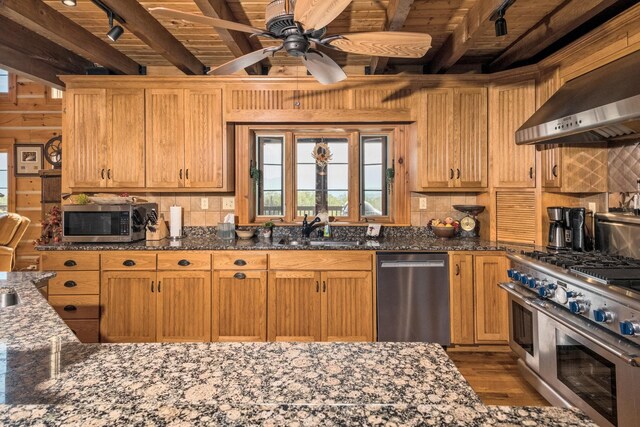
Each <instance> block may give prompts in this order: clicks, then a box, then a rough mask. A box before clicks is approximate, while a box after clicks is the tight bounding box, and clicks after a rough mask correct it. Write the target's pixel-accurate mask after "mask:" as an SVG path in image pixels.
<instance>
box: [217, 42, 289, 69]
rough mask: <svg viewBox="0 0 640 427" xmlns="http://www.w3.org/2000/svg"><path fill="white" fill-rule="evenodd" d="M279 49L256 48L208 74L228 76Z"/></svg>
mask: <svg viewBox="0 0 640 427" xmlns="http://www.w3.org/2000/svg"><path fill="white" fill-rule="evenodd" d="M278 50H280V47H277V48H276V47H274V48H269V49H260V50H256V51H255V52H251V53H248V54H246V55H244V56H241V57H240V58H236V59H234V60H233V61H229V62H227V63H225V64H222V65H221V66H219V67H216V68H214V69H212V70H210V71H209V72H208V73H207V74H213V75H215V76H227V75H229V74H233V73H235V72H238V71H240V70H242V69H245V68H247V67H249V66H251V65H253V64H255V63H256V62H260V61H262V60H263V59H265V58H267V57H269V56H271V55H272V54H273V53H274V52H277V51H278Z"/></svg>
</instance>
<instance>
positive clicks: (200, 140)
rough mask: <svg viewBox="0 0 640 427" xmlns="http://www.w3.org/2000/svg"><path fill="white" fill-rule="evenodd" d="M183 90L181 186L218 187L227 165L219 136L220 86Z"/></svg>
mask: <svg viewBox="0 0 640 427" xmlns="http://www.w3.org/2000/svg"><path fill="white" fill-rule="evenodd" d="M185 92H186V95H185V106H186V110H185V111H186V117H185V118H186V136H185V148H184V152H185V165H184V168H185V186H186V187H191V188H222V186H223V185H224V181H223V176H224V175H223V173H224V170H225V168H226V167H228V166H227V164H226V161H225V158H224V156H225V154H227V153H226V152H225V151H226V145H225V144H224V143H223V139H222V138H223V135H222V89H210V90H203V91H192V90H187V91H185Z"/></svg>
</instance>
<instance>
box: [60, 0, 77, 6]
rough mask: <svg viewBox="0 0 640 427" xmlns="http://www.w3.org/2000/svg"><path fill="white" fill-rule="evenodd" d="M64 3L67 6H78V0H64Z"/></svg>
mask: <svg viewBox="0 0 640 427" xmlns="http://www.w3.org/2000/svg"><path fill="white" fill-rule="evenodd" d="M62 4H63V5H65V6H67V7H76V6H77V2H76V0H62Z"/></svg>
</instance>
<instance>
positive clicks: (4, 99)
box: [0, 68, 18, 105]
mask: <svg viewBox="0 0 640 427" xmlns="http://www.w3.org/2000/svg"><path fill="white" fill-rule="evenodd" d="M3 70H5V69H4V68H3ZM5 71H7V75H8V77H7V79H8V81H7V83H8V88H9V91H8V92H6V93H5V92H1V93H0V103H11V104H13V105H17V104H18V89H17V88H18V76H17V75H16V74H15V73H12V72H11V71H10V70H5Z"/></svg>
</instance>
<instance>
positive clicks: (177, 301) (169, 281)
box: [156, 271, 211, 342]
mask: <svg viewBox="0 0 640 427" xmlns="http://www.w3.org/2000/svg"><path fill="white" fill-rule="evenodd" d="M156 296H157V298H158V303H157V307H158V308H157V315H156V319H157V323H156V331H157V341H158V342H208V341H211V273H210V272H208V271H166V272H158V286H157V292H156Z"/></svg>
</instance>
